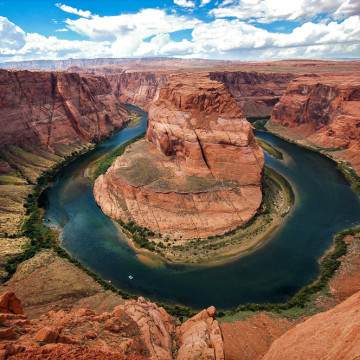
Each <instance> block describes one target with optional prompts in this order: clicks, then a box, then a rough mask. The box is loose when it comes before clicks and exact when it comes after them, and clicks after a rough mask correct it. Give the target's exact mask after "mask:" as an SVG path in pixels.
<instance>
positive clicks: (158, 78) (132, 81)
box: [105, 72, 169, 110]
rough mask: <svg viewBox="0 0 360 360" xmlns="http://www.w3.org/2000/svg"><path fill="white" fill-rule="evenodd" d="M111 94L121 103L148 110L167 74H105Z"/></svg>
mask: <svg viewBox="0 0 360 360" xmlns="http://www.w3.org/2000/svg"><path fill="white" fill-rule="evenodd" d="M105 76H106V78H107V79H108V81H109V83H110V85H111V87H112V91H113V94H114V95H115V96H116V98H118V99H119V100H120V101H121V102H123V103H129V104H132V105H136V106H138V107H140V108H142V109H145V110H148V109H149V107H150V104H151V103H152V101H153V100H154V99H155V98H156V97H157V96H158V94H159V91H160V89H161V88H162V87H163V85H164V84H165V83H166V81H167V79H168V76H169V74H166V73H161V72H124V73H122V74H106V75H105Z"/></svg>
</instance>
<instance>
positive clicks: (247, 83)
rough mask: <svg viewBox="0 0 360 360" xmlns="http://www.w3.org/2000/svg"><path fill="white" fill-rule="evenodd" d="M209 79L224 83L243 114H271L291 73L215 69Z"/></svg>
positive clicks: (290, 78)
mask: <svg viewBox="0 0 360 360" xmlns="http://www.w3.org/2000/svg"><path fill="white" fill-rule="evenodd" d="M209 77H210V79H212V80H217V81H221V82H222V83H223V84H225V85H226V87H227V89H228V90H229V92H230V94H231V95H232V97H233V98H234V99H235V100H236V101H237V104H238V105H239V107H240V109H241V110H242V111H243V113H244V115H245V116H267V115H271V112H272V110H273V107H274V105H275V104H276V103H277V102H278V101H279V100H280V98H281V96H283V95H284V94H285V92H286V88H287V86H288V84H289V82H290V81H291V80H292V79H293V78H294V77H295V75H294V74H291V73H266V72H256V71H216V72H211V73H210V74H209Z"/></svg>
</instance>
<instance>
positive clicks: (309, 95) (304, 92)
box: [269, 76, 360, 174]
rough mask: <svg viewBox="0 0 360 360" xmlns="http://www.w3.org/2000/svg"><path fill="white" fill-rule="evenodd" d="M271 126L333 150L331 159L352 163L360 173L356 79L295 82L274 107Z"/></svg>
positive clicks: (359, 88) (359, 110)
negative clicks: (273, 125) (278, 126)
mask: <svg viewBox="0 0 360 360" xmlns="http://www.w3.org/2000/svg"><path fill="white" fill-rule="evenodd" d="M271 123H274V124H279V125H281V126H282V128H281V129H277V128H273V127H272V124H271ZM271 123H270V125H269V126H270V127H269V129H270V130H273V131H277V132H279V133H280V134H282V135H284V136H286V137H289V138H291V139H293V140H296V141H298V142H300V143H303V144H305V145H310V146H313V147H319V148H321V149H323V150H324V151H325V152H326V151H328V150H329V149H330V152H329V154H330V155H331V157H333V158H334V159H335V160H337V161H344V162H349V163H350V165H351V166H352V167H353V168H354V169H355V170H356V171H357V173H358V174H360V81H358V79H357V78H356V77H345V76H332V77H329V76H326V77H325V76H321V77H318V76H312V77H301V78H298V79H295V80H293V81H292V82H291V83H290V85H289V87H288V89H287V92H286V94H285V95H284V96H283V97H282V98H281V100H280V102H279V103H278V104H277V105H276V106H275V107H274V111H273V114H272V116H271ZM331 150H336V151H331Z"/></svg>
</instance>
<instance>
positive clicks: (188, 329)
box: [0, 292, 224, 360]
mask: <svg viewBox="0 0 360 360" xmlns="http://www.w3.org/2000/svg"><path fill="white" fill-rule="evenodd" d="M7 358H9V359H31V360H35V359H114V360H115V359H118V360H126V359H127V360H145V359H153V360H169V359H177V360H192V359H193V360H195V359H208V360H224V348H223V340H222V335H221V329H220V326H219V323H218V322H217V320H216V319H215V308H214V307H213V306H212V307H209V308H208V309H207V310H203V311H201V312H200V313H198V314H197V315H196V316H194V317H192V318H190V319H189V320H187V321H186V322H184V323H183V324H180V323H179V321H178V320H177V319H175V318H172V317H170V315H169V314H168V313H167V312H166V311H165V310H164V309H163V308H162V307H158V306H157V305H155V304H154V303H151V302H147V301H146V300H144V299H143V298H141V297H140V298H138V299H137V300H132V301H128V302H126V303H125V304H124V305H118V306H116V307H115V308H114V309H113V311H112V312H111V313H110V312H105V313H96V312H95V311H91V310H88V309H84V308H82V309H79V310H77V311H74V312H70V311H66V310H60V311H57V312H55V311H50V312H49V313H47V314H43V315H41V316H40V318H38V319H33V320H28V318H27V316H25V315H24V313H23V310H22V306H21V301H20V300H19V299H18V298H17V297H16V296H15V294H14V293H13V292H6V293H4V294H3V295H1V296H0V359H7Z"/></svg>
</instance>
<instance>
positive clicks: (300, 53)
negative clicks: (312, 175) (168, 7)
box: [0, 0, 360, 60]
mask: <svg viewBox="0 0 360 360" xmlns="http://www.w3.org/2000/svg"><path fill="white" fill-rule="evenodd" d="M205 1H207V0H205ZM226 1H227V2H228V0H226ZM270 1H274V0H263V2H264V3H265V2H267V3H268V2H270ZM287 1H288V2H290V1H289V0H287ZM299 1H300V2H301V3H302V4H303V3H304V2H305V1H309V0H299ZM336 1H338V0H329V4H330V3H331V4H332V5H331V6H332V8H334V6H335V5H334V3H335V2H336ZM352 1H353V0H344V2H343V5H344V6H343V7H342V8H341V6H340V7H338V10H339V9H340V10H339V11H338V12H337V14H338V15H336V16H339V20H340V19H341V22H340V21H335V20H334V16H335V15H334V16H333V17H329V19H326V21H322V22H318V23H314V22H311V21H307V22H305V23H304V24H302V25H301V26H299V27H297V28H295V29H294V30H293V31H292V32H291V33H290V34H285V33H273V32H269V31H267V30H264V29H261V28H259V27H257V26H256V24H255V23H250V22H249V21H241V20H240V19H232V20H230V19H226V18H218V19H215V20H213V21H211V22H208V23H205V22H202V21H200V20H198V19H196V18H194V17H189V16H181V15H179V14H177V13H168V12H166V11H165V10H160V9H143V10H140V11H139V12H138V13H135V14H121V15H118V16H104V17H101V16H98V15H92V16H91V17H81V18H79V19H77V20H71V19H67V20H65V23H66V26H67V29H65V28H64V29H58V30H56V31H59V32H62V31H66V30H70V31H74V32H76V33H79V34H82V35H84V36H85V37H87V38H88V39H89V40H87V41H84V40H82V41H80V40H61V39H58V38H57V37H55V36H51V37H45V36H42V35H40V34H25V32H24V31H23V30H22V29H20V28H19V27H18V26H16V25H15V24H13V23H11V22H10V21H9V20H8V19H6V18H4V17H0V55H2V57H7V59H8V60H26V59H29V60H30V59H63V58H69V57H73V58H94V57H131V56H181V57H188V58H190V57H204V58H224V59H252V60H253V59H265V58H301V57H304V58H305V57H313V58H319V57H360V42H359V39H360V16H358V15H354V16H351V17H348V18H345V20H344V19H342V17H343V13H344V12H346V11H350V10H351V11H355V10H354V9H355V7H356V6H355V7H354V6H353V5H354V4H355V3H354V2H352ZM242 2H243V3H244V2H246V3H247V5H248V6H249V7H250V5H251V4H255V3H258V2H259V0H242ZM355 5H356V4H355ZM289 6H293V5H292V3H291V4H290V5H289ZM329 6H330V5H329ZM349 9H350V10H349ZM75 10H76V9H75ZM245 10H246V9H245ZM76 11H78V10H76ZM79 11H80V10H79ZM288 12H289V8H286V9H285V8H284V12H283V14H286V13H288ZM297 13H298V14H300V13H301V11H300V10H299V11H298V12H297ZM270 15H271V16H273V17H274V16H275V15H276V14H275V13H273V14H270ZM278 15H279V13H278ZM278 15H276V16H278ZM258 16H260V17H259V19H261V16H263V14H262V13H258ZM284 16H285V15H284ZM294 16H298V15H296V14H295V12H294ZM186 29H191V30H192V34H191V35H192V38H191V40H186V39H183V40H182V41H174V40H172V39H171V34H172V33H173V32H176V31H179V30H186ZM149 39H151V40H150V41H149Z"/></svg>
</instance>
